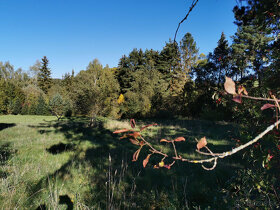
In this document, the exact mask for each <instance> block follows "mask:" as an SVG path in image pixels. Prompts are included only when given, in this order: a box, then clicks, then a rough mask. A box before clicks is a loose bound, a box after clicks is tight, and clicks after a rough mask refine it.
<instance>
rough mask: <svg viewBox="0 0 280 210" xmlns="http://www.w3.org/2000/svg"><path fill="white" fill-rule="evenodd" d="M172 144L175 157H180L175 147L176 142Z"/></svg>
mask: <svg viewBox="0 0 280 210" xmlns="http://www.w3.org/2000/svg"><path fill="white" fill-rule="evenodd" d="M171 143H172V145H173V149H174V153H175V157H178V154H177V150H176V147H175V144H174V140H172V141H171Z"/></svg>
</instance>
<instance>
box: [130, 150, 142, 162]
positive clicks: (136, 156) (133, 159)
mask: <svg viewBox="0 0 280 210" xmlns="http://www.w3.org/2000/svg"><path fill="white" fill-rule="evenodd" d="M141 149H142V147H140V148H139V149H138V150H136V152H134V154H133V157H132V161H137V159H138V156H139V153H140V151H141Z"/></svg>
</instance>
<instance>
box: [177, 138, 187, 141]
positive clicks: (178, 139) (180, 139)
mask: <svg viewBox="0 0 280 210" xmlns="http://www.w3.org/2000/svg"><path fill="white" fill-rule="evenodd" d="M185 140H186V139H185V138H184V137H178V138H176V139H174V141H185Z"/></svg>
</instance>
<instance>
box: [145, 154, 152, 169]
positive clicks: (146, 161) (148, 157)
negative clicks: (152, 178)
mask: <svg viewBox="0 0 280 210" xmlns="http://www.w3.org/2000/svg"><path fill="white" fill-rule="evenodd" d="M151 155H152V154H148V155H147V157H146V158H145V160H143V167H144V168H145V167H146V165H147V164H148V162H149V159H150V157H151Z"/></svg>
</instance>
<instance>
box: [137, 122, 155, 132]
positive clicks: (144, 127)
mask: <svg viewBox="0 0 280 210" xmlns="http://www.w3.org/2000/svg"><path fill="white" fill-rule="evenodd" d="M154 125H158V124H156V123H154V124H149V125H145V126H143V127H142V128H141V129H140V131H142V130H144V129H146V128H148V127H150V126H154Z"/></svg>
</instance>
